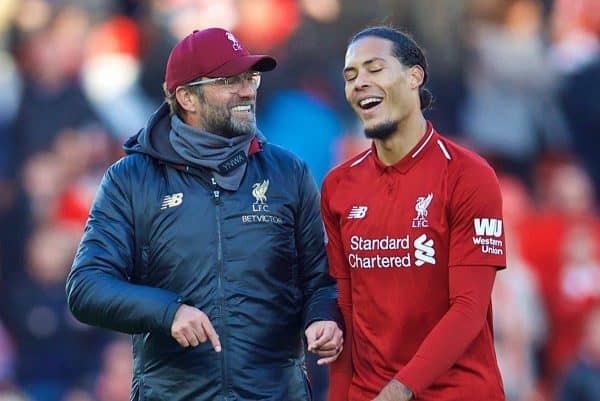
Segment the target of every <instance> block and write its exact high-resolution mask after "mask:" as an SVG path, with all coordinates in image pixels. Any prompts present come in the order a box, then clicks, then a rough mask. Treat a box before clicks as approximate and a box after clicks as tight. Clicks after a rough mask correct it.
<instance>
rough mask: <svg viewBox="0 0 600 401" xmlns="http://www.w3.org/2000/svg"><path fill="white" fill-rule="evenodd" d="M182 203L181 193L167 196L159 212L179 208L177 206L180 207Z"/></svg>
mask: <svg viewBox="0 0 600 401" xmlns="http://www.w3.org/2000/svg"><path fill="white" fill-rule="evenodd" d="M182 202H183V193H182V192H178V193H176V194H172V195H167V196H165V198H164V199H163V202H162V204H161V205H160V210H165V209H166V208H169V207H175V206H179V205H181V203H182Z"/></svg>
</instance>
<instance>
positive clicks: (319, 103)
mask: <svg viewBox="0 0 600 401" xmlns="http://www.w3.org/2000/svg"><path fill="white" fill-rule="evenodd" d="M381 23H384V24H392V25H394V26H396V27H399V28H402V29H406V30H407V31H408V32H411V33H412V34H413V35H414V37H415V38H416V39H417V40H418V41H419V42H420V43H421V44H422V45H423V47H424V48H425V49H426V50H427V56H428V59H429V62H430V81H429V82H428V87H429V89H430V90H431V91H432V93H433V94H434V97H435V103H434V106H433V109H432V110H430V111H428V112H427V114H426V116H427V118H429V119H430V120H431V121H433V123H434V124H435V126H436V128H437V129H438V130H439V131H440V132H441V133H443V134H446V135H448V136H449V137H451V138H452V139H453V140H456V141H458V142H460V143H462V144H464V145H466V146H468V147H471V148H473V149H475V150H477V151H478V152H479V153H481V154H483V155H485V156H486V158H487V159H488V160H489V161H490V163H491V164H492V165H493V166H494V167H495V168H496V171H497V173H498V175H499V177H500V182H501V187H502V192H503V197H504V219H505V220H504V221H505V227H506V236H507V240H508V253H507V259H508V268H507V269H506V271H502V272H501V273H499V274H498V276H497V280H496V283H495V288H494V293H493V306H494V320H495V340H496V350H497V353H498V359H499V364H500V368H501V371H502V375H503V380H504V386H505V392H506V396H507V399H508V400H509V401H568V400H599V399H600V385H599V384H598V383H600V215H599V214H598V206H599V205H600V203H599V200H600V158H599V157H598V156H597V155H596V153H597V152H596V151H595V150H594V149H595V146H598V144H600V137H599V134H600V2H598V1H597V0H453V1H438V0H419V1H415V0H393V1H392V0H371V1H369V2H361V1H352V0H220V1H218V2H215V1H211V0H164V1H136V0H79V1H68V0H3V1H2V2H0V401H3V400H20V401H24V400H29V401H121V400H127V399H129V385H130V378H131V369H132V368H131V360H130V358H131V353H130V344H129V339H128V338H127V337H126V336H116V335H114V334H112V333H109V332H107V331H102V330H98V329H92V328H90V327H88V326H85V325H83V324H81V323H78V322H77V321H76V320H75V319H74V318H73V317H72V316H71V314H70V313H69V311H68V308H67V305H66V300H65V290H64V284H65V278H66V275H67V273H68V271H69V269H70V266H71V262H72V260H73V255H74V252H75V249H76V247H77V244H78V241H79V239H80V237H81V233H82V229H83V226H84V223H85V221H86V218H87V214H88V209H89V206H90V204H91V202H92V199H93V197H94V194H95V190H96V188H97V185H98V184H99V182H100V179H101V177H102V173H103V171H104V170H105V169H106V167H107V166H108V165H110V164H111V163H113V162H114V161H116V160H117V159H118V158H120V157H121V156H122V155H123V151H122V148H121V145H122V143H123V142H124V141H125V139H126V138H127V137H129V136H131V135H134V134H135V133H137V131H138V130H139V129H140V128H141V127H142V126H143V125H144V123H145V121H144V119H145V118H146V116H147V115H149V114H150V113H151V112H152V110H154V109H155V108H156V107H158V105H159V104H160V103H161V102H162V89H161V86H160V85H157V84H156V83H157V82H162V81H163V77H164V70H163V66H164V65H165V61H166V57H167V56H168V54H169V50H170V48H171V46H172V45H173V44H174V43H175V42H176V41H177V39H180V38H181V37H183V36H184V35H185V34H187V33H189V32H191V31H192V30H193V29H196V28H205V27H209V26H221V27H224V28H227V29H231V30H232V31H233V32H235V33H236V35H237V36H239V37H240V38H241V40H242V41H243V42H244V43H246V44H247V46H248V47H249V48H251V49H252V50H253V51H254V52H257V53H260V52H269V54H274V55H275V56H276V57H277V59H278V62H279V67H278V69H277V70H276V71H274V72H273V73H272V74H269V76H268V77H265V79H264V81H263V84H262V86H261V89H260V91H261V95H260V99H259V107H258V114H259V118H258V121H259V128H260V129H261V131H262V132H263V133H264V134H265V135H266V137H267V138H268V139H269V140H270V141H271V142H275V143H278V144H281V145H283V146H284V147H287V148H289V149H290V150H292V151H294V152H295V153H297V154H298V155H300V156H301V157H302V158H303V159H305V160H306V161H307V162H308V164H309V166H310V168H311V170H312V171H313V174H314V175H315V177H316V179H317V181H318V182H319V183H320V182H321V180H322V179H323V177H324V175H325V173H326V172H327V171H328V170H329V169H330V168H332V167H333V166H334V165H336V164H338V163H339V162H341V161H343V160H345V159H346V158H347V157H349V156H350V155H353V154H355V153H357V151H358V150H360V149H364V148H366V147H368V146H369V142H368V141H367V140H366V139H365V138H364V136H363V134H362V132H361V130H360V128H359V123H358V121H357V120H356V117H355V116H354V114H353V113H352V111H351V110H350V108H349V107H348V106H347V105H346V103H345V99H344V95H343V80H342V73H341V70H342V66H343V61H344V50H345V48H346V44H347V42H348V40H349V38H350V36H351V34H352V33H353V32H355V31H357V30H360V29H362V28H363V27H365V26H369V25H374V24H381ZM311 375H312V380H313V384H314V386H313V387H314V389H315V400H319V401H322V400H324V394H325V391H324V388H325V387H326V386H327V383H326V374H325V370H324V368H318V367H314V366H313V367H312V369H311Z"/></svg>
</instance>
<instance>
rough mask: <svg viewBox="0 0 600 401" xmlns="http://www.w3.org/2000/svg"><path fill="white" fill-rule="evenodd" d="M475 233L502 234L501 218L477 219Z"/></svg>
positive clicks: (490, 235)
mask: <svg viewBox="0 0 600 401" xmlns="http://www.w3.org/2000/svg"><path fill="white" fill-rule="evenodd" d="M473 224H474V226H475V234H476V235H479V236H485V237H500V236H502V220H500V219H488V218H483V219H479V218H477V219H475V220H474V221H473Z"/></svg>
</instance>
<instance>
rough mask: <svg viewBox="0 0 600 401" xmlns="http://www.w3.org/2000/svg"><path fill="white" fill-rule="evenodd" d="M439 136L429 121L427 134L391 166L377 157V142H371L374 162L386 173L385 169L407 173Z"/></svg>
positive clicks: (378, 168)
mask: <svg viewBox="0 0 600 401" xmlns="http://www.w3.org/2000/svg"><path fill="white" fill-rule="evenodd" d="M436 136H437V133H436V131H435V129H434V128H433V125H432V124H431V121H427V128H426V130H425V135H424V136H423V138H421V140H420V141H419V143H417V144H416V145H415V146H414V147H413V148H412V149H411V150H410V152H408V154H407V155H406V156H404V157H403V158H402V159H400V160H399V161H398V162H396V163H395V164H392V165H391V166H386V165H385V164H383V163H382V162H381V160H379V158H378V157H377V149H376V148H375V142H373V143H372V144H371V159H372V160H373V164H375V167H376V168H377V170H379V172H380V173H384V172H385V171H390V170H395V171H397V172H399V173H402V174H404V173H406V172H408V170H410V169H411V168H412V166H414V165H415V164H417V162H418V161H419V160H420V159H421V158H422V157H423V155H424V154H425V153H427V151H428V150H429V149H430V148H431V144H432V143H434V142H435V141H434V139H435V137H436Z"/></svg>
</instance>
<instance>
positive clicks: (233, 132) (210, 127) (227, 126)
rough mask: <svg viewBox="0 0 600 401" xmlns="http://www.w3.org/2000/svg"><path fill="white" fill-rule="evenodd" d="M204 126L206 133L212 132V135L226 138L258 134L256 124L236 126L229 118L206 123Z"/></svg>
mask: <svg viewBox="0 0 600 401" xmlns="http://www.w3.org/2000/svg"><path fill="white" fill-rule="evenodd" d="M207 123H208V124H206V127H207V129H206V131H208V132H212V133H213V134H217V135H221V136H224V137H226V138H233V137H236V136H243V135H249V134H253V135H256V134H257V133H258V128H257V127H256V124H254V123H250V124H236V123H235V122H234V121H232V120H231V118H227V119H226V120H221V121H214V120H213V121H208V122H207Z"/></svg>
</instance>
